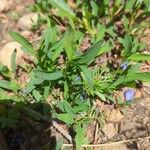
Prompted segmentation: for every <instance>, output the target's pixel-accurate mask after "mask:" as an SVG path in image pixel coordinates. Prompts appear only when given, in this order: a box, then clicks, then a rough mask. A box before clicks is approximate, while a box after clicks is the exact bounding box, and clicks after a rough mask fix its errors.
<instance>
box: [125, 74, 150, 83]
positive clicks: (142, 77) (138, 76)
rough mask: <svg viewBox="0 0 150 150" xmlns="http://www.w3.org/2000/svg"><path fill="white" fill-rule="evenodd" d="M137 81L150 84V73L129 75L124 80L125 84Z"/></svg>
mask: <svg viewBox="0 0 150 150" xmlns="http://www.w3.org/2000/svg"><path fill="white" fill-rule="evenodd" d="M135 80H141V81H143V82H150V73H149V72H142V73H132V74H130V73H129V74H128V75H127V76H126V78H125V80H124V82H130V81H135Z"/></svg>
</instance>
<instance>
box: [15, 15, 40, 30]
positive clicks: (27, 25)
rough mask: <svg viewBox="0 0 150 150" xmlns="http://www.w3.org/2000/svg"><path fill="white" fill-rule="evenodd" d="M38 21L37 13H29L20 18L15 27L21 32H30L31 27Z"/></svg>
mask: <svg viewBox="0 0 150 150" xmlns="http://www.w3.org/2000/svg"><path fill="white" fill-rule="evenodd" d="M37 21H38V14H37V13H29V14H26V15H24V16H22V17H21V18H20V19H19V20H18V23H17V26H18V28H19V29H21V30H31V29H32V27H33V25H34V24H35V23H36V22H37Z"/></svg>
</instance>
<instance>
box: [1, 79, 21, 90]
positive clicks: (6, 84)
mask: <svg viewBox="0 0 150 150" xmlns="http://www.w3.org/2000/svg"><path fill="white" fill-rule="evenodd" d="M0 87H1V88H5V89H7V90H12V91H13V92H15V93H17V91H18V90H19V89H20V87H19V85H18V84H17V83H16V82H14V81H6V80H0Z"/></svg>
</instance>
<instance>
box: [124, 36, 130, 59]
mask: <svg viewBox="0 0 150 150" xmlns="http://www.w3.org/2000/svg"><path fill="white" fill-rule="evenodd" d="M122 44H123V46H124V54H123V55H124V57H128V56H129V55H130V54H131V51H132V37H131V36H130V35H125V37H124V40H123V43H122Z"/></svg>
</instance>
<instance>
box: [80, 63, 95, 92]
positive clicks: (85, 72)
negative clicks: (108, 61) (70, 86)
mask: <svg viewBox="0 0 150 150" xmlns="http://www.w3.org/2000/svg"><path fill="white" fill-rule="evenodd" d="M79 68H80V70H81V71H82V78H83V80H85V81H86V82H87V83H88V85H89V87H90V89H91V90H92V89H93V76H92V73H91V71H90V70H89V68H88V67H87V66H83V65H80V66H79Z"/></svg>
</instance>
